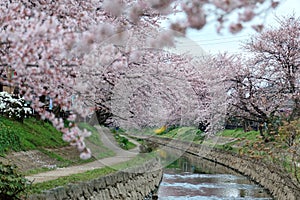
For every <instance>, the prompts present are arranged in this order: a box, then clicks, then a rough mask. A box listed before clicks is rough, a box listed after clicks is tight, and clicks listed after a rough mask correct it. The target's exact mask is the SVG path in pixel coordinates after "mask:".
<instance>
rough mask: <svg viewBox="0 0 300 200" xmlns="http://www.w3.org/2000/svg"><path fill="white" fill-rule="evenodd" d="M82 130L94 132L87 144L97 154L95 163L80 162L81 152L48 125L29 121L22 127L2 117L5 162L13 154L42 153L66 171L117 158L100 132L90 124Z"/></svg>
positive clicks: (37, 170) (36, 170) (1, 150)
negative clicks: (103, 140)
mask: <svg viewBox="0 0 300 200" xmlns="http://www.w3.org/2000/svg"><path fill="white" fill-rule="evenodd" d="M79 128H81V129H84V128H85V129H87V130H88V131H91V132H92V135H91V136H90V137H89V138H87V139H86V140H85V142H86V144H87V146H88V147H89V148H91V149H92V151H93V157H92V158H91V159H88V160H82V159H80V158H79V152H78V151H77V150H76V149H75V148H70V146H69V143H66V142H64V141H63V140H62V133H61V132H59V131H58V130H56V129H55V128H54V127H53V126H52V125H51V124H50V123H48V122H45V121H42V120H37V119H36V118H26V119H24V121H23V123H21V122H18V121H15V120H12V119H8V118H5V117H3V116H0V156H1V157H4V158H5V157H7V155H9V154H10V153H12V152H19V151H29V150H36V151H39V152H42V153H43V155H45V158H46V157H47V158H51V159H55V160H56V161H57V164H56V166H57V167H66V166H70V165H78V164H82V163H86V162H91V161H94V160H96V159H101V158H105V157H111V156H114V155H115V154H114V152H113V151H111V150H110V149H108V148H107V147H106V146H104V144H103V143H102V142H101V138H100V135H99V133H98V131H97V130H96V128H94V127H92V126H90V125H89V124H86V123H80V124H79ZM47 158H46V159H47ZM12 162H13V160H12ZM25 164H26V163H25ZM49 170H52V169H49V168H45V167H42V168H31V169H29V170H26V171H23V173H25V174H26V175H29V174H36V173H40V172H44V171H49Z"/></svg>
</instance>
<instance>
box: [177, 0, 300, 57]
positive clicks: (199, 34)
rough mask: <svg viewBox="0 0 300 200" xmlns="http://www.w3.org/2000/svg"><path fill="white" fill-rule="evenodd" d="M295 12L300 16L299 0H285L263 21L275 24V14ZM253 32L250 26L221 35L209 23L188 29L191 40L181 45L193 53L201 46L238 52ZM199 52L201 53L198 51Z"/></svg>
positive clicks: (213, 51) (210, 49) (282, 14)
mask: <svg viewBox="0 0 300 200" xmlns="http://www.w3.org/2000/svg"><path fill="white" fill-rule="evenodd" d="M293 13H294V14H295V17H300V1H299V0H285V1H283V3H282V4H280V6H278V7H277V9H276V10H274V11H272V12H270V13H269V14H268V17H267V18H266V19H265V21H264V25H265V26H269V25H274V24H276V16H278V17H280V16H287V15H291V14H293ZM253 34H255V31H253V30H252V29H251V28H248V29H246V30H243V31H242V32H241V33H239V34H235V35H233V34H230V33H228V32H227V33H226V31H224V32H223V34H222V35H220V34H217V33H216V29H215V25H214V24H210V25H208V26H206V27H205V28H204V29H202V30H200V31H188V34H187V37H188V38H189V39H191V41H189V42H187V43H185V44H182V47H184V48H189V49H191V50H192V51H193V54H195V53H196V52H197V51H199V53H200V51H201V48H202V49H203V50H204V51H205V52H207V53H213V54H214V53H218V52H224V51H227V52H230V53H239V52H241V51H242V50H241V49H240V45H241V43H242V42H243V41H245V40H247V39H249V38H250V36H251V35H253ZM200 54H201V53H200Z"/></svg>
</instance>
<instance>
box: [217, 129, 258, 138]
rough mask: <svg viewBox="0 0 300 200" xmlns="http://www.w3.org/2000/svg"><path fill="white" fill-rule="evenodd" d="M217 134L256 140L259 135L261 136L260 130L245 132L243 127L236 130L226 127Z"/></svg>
mask: <svg viewBox="0 0 300 200" xmlns="http://www.w3.org/2000/svg"><path fill="white" fill-rule="evenodd" d="M217 135H218V136H223V137H232V138H241V139H246V140H256V138H257V136H259V132H258V131H249V132H244V131H243V129H234V130H229V129H225V130H223V131H221V132H220V133H218V134H217Z"/></svg>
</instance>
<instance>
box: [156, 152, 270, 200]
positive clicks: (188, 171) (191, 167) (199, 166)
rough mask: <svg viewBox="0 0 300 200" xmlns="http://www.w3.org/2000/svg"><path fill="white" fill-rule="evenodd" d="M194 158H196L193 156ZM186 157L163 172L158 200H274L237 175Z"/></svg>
mask: <svg viewBox="0 0 300 200" xmlns="http://www.w3.org/2000/svg"><path fill="white" fill-rule="evenodd" d="M194 157H195V156H194ZM194 157H193V156H191V155H185V156H183V157H181V158H180V159H178V160H176V161H174V162H173V163H172V164H170V165H169V166H167V167H166V168H165V169H164V175H163V179H162V182H161V184H160V187H159V190H158V199H159V200H186V199H191V200H271V199H272V198H271V197H270V196H269V195H268V193H267V192H266V191H265V190H264V189H263V188H261V187H260V186H258V185H257V184H255V183H253V182H252V181H250V180H249V179H248V178H246V177H244V176H241V175H239V174H238V173H236V172H234V171H233V170H230V169H228V168H225V167H223V166H220V165H217V164H215V163H212V162H209V161H206V160H203V159H200V158H197V157H196V158H194Z"/></svg>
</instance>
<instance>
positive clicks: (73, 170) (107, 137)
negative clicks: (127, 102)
mask: <svg viewBox="0 0 300 200" xmlns="http://www.w3.org/2000/svg"><path fill="white" fill-rule="evenodd" d="M95 127H96V128H97V130H98V132H99V134H100V137H101V141H102V143H103V144H104V145H105V146H107V147H108V148H109V149H111V150H112V151H114V152H115V156H113V157H108V158H103V159H100V160H96V161H93V162H90V163H86V164H82V165H76V166H70V167H64V168H57V169H54V170H51V171H47V172H43V173H38V174H34V175H31V176H26V178H27V179H28V180H30V181H33V183H40V182H44V181H50V180H54V179H57V178H59V177H63V176H69V175H72V174H78V173H83V172H86V171H88V170H93V169H99V168H103V167H106V166H111V165H115V164H119V163H122V162H126V161H128V160H130V159H132V158H134V157H135V156H136V155H138V154H139V146H140V144H139V143H138V142H136V141H135V140H132V139H130V138H128V140H129V141H130V142H132V143H134V144H136V145H137V146H136V147H135V148H134V149H131V150H129V151H128V150H124V149H122V148H120V147H119V145H118V144H117V142H116V141H115V139H114V138H113V135H112V134H111V133H110V131H109V129H108V128H104V127H100V126H95Z"/></svg>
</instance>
